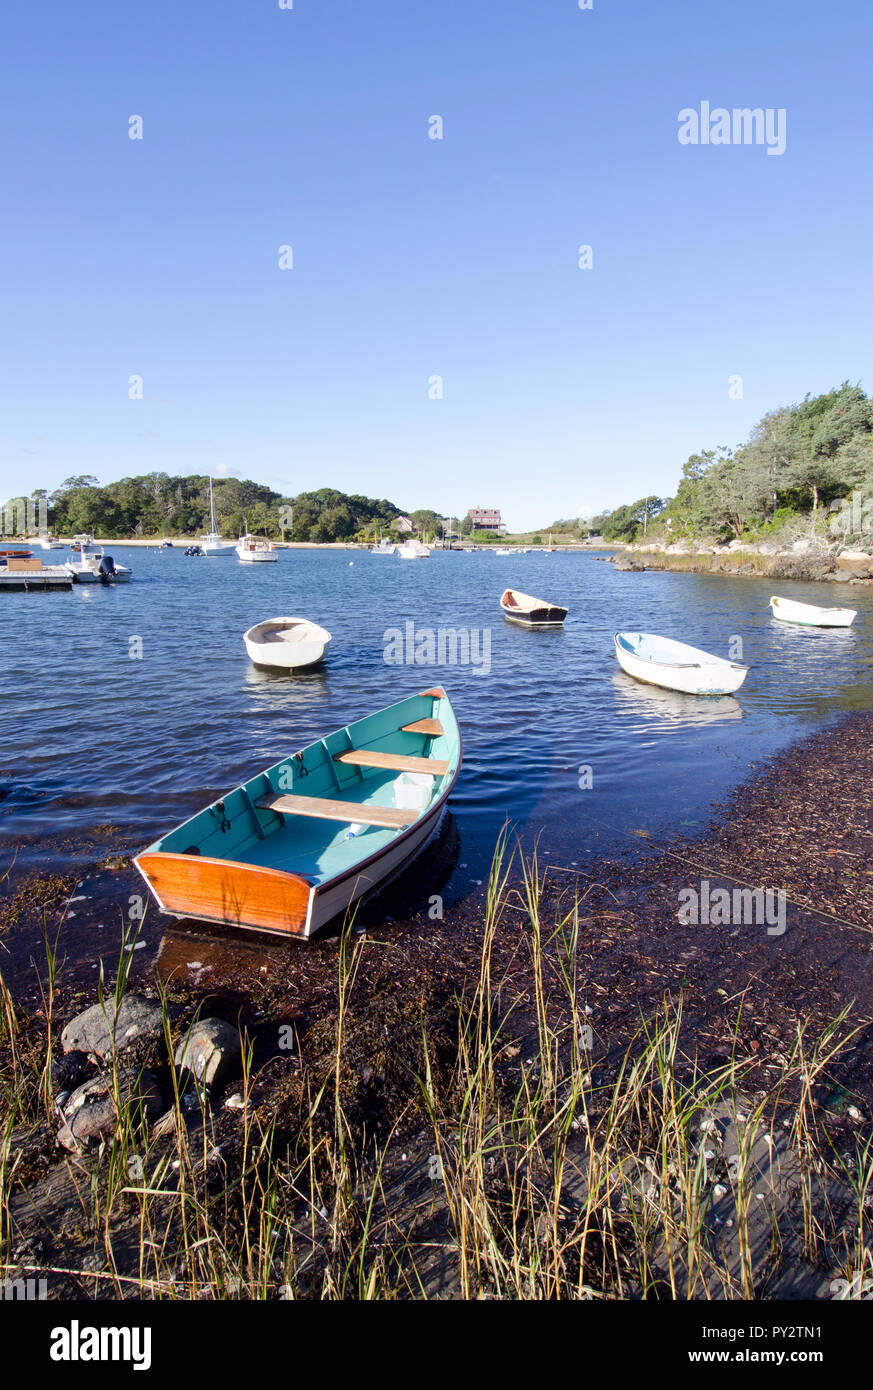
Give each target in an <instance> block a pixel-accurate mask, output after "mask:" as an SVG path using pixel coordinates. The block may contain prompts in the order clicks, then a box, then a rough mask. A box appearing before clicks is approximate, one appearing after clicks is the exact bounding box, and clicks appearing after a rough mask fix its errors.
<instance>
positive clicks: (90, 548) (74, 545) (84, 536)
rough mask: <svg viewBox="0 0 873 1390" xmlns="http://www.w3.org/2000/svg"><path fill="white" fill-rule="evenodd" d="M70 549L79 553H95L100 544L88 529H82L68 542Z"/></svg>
mask: <svg viewBox="0 0 873 1390" xmlns="http://www.w3.org/2000/svg"><path fill="white" fill-rule="evenodd" d="M70 549H71V550H78V552H79V554H80V555H97V554H98V553H99V551H100V546H99V545H98V544H97V542H96V541H95V539H94V537H93V536H92V535H91V532H90V531H82V532H80V534H79V535H78V536H74V537H73V539H72V541H71V542H70Z"/></svg>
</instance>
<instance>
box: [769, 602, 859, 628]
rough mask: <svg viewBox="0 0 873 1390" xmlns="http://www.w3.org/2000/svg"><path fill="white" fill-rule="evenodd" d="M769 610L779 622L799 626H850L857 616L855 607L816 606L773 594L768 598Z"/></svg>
mask: <svg viewBox="0 0 873 1390" xmlns="http://www.w3.org/2000/svg"><path fill="white" fill-rule="evenodd" d="M770 611H771V612H772V614H773V617H774V618H778V619H779V621H780V622H782V623H797V624H799V626H801V627H851V626H852V623H853V622H854V621H855V619H856V617H857V616H858V610H857V609H856V608H818V607H816V605H815V604H814V603H800V602H798V600H797V599H791V598H777V597H775V596H774V597H773V598H771V600H770Z"/></svg>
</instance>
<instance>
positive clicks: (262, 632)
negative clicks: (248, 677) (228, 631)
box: [243, 618, 331, 671]
mask: <svg viewBox="0 0 873 1390" xmlns="http://www.w3.org/2000/svg"><path fill="white" fill-rule="evenodd" d="M330 640H331V635H330V633H329V632H328V631H327V629H326V628H323V627H319V626H318V624H317V623H310V622H309V621H308V620H307V619H306V618H270V619H268V620H267V621H266V622H263V623H255V625H254V627H250V628H249V630H248V632H247V633H245V635H244V637H243V641H244V642H245V644H246V651H247V652H248V654H249V656H250V657H251V659H252V661H253V662H254V663H255V665H256V666H268V667H269V668H270V669H271V670H273V671H297V670H300V669H301V668H302V667H304V666H314V665H315V663H316V661H320V660H321V658H322V657H323V656H324V649H325V647H326V646H327V645H328V643H329V642H330Z"/></svg>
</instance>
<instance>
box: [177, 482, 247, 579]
mask: <svg viewBox="0 0 873 1390" xmlns="http://www.w3.org/2000/svg"><path fill="white" fill-rule="evenodd" d="M199 546H200V551H201V553H202V554H203V555H207V556H210V557H211V558H212V559H215V557H216V556H217V555H232V554H233V553H234V550H235V548H236V547H235V546H234V543H233V541H225V540H222V539H221V533H220V532H219V531H217V530H216V529H215V503H214V501H213V498H212V478H211V477H210V479H209V530H208V531H207V532H206V534H205V536H201V537H200V542H199ZM193 549H194V547H193V546H189V548H188V550H186V551H185V554H186V555H189V554H191V552H192V550H193Z"/></svg>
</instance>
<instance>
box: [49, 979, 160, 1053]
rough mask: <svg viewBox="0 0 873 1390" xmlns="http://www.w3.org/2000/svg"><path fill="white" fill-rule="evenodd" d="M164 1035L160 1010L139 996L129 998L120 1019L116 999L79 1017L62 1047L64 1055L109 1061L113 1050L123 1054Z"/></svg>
mask: <svg viewBox="0 0 873 1390" xmlns="http://www.w3.org/2000/svg"><path fill="white" fill-rule="evenodd" d="M162 1031H163V1020H162V1016H161V1010H160V1008H159V1006H158V1005H157V1004H153V1003H152V1002H151V1001H150V1000H148V999H140V998H138V997H137V996H136V995H135V994H126V995H125V996H124V998H123V999H122V1001H121V1006H120V1008H119V1009H118V1014H117V1015H116V1012H115V1001H114V1000H112V999H105V1000H104V1001H103V1003H102V1004H93V1005H92V1006H91V1008H90V1009H86V1010H85V1012H84V1013H82V1014H78V1015H77V1016H76V1017H75V1018H74V1019H72V1020H71V1021H70V1022H69V1023H68V1024H67V1026H66V1028H65V1029H64V1031H63V1032H62V1033H61V1047H62V1048H63V1049H64V1052H87V1053H89V1054H90V1055H92V1056H96V1057H99V1058H100V1059H101V1061H105V1060H106V1059H107V1058H109V1057H111V1056H112V1052H113V1046H114V1048H115V1050H116V1051H118V1052H123V1051H124V1050H125V1049H126V1048H129V1047H132V1046H133V1045H134V1043H138V1042H141V1041H146V1042H151V1041H152V1040H154V1039H155V1038H158V1037H160V1035H161V1032H162Z"/></svg>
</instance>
